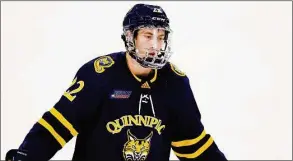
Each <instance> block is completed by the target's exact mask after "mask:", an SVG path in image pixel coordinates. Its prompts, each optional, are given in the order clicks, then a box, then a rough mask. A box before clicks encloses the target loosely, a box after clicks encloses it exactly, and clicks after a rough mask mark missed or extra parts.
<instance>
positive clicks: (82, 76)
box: [6, 4, 227, 161]
mask: <svg viewBox="0 0 293 161" xmlns="http://www.w3.org/2000/svg"><path fill="white" fill-rule="evenodd" d="M171 34H172V31H171V29H170V26H169V19H168V17H167V15H166V13H165V12H164V10H163V9H162V8H161V7H160V6H155V5H147V4H137V5H135V6H134V7H133V8H132V9H130V10H129V11H128V13H127V15H126V16H125V19H124V21H123V34H122V39H123V41H124V43H125V46H126V51H125V52H116V53H111V54H106V55H104V56H99V57H97V58H95V59H93V60H91V61H89V62H87V63H85V64H84V65H83V66H82V67H81V68H80V69H79V70H78V72H77V73H76V75H75V77H74V79H73V81H72V84H71V86H70V87H69V88H68V90H66V91H65V92H64V94H63V95H62V96H61V98H60V100H58V102H57V103H56V104H55V105H54V106H53V107H52V108H51V109H50V110H49V111H46V112H45V113H44V114H43V115H42V117H40V119H39V120H38V121H37V122H36V123H35V124H34V126H33V127H32V128H31V130H30V131H29V132H28V134H27V135H26V136H25V138H24V141H23V142H22V144H21V145H20V147H19V148H17V149H13V150H10V151H9V152H8V153H7V155H6V160H13V161H48V160H49V159H50V158H52V157H53V156H54V155H55V154H56V152H57V151H59V150H60V149H62V147H63V146H64V145H65V144H66V143H67V142H68V141H70V140H71V139H72V138H73V137H75V136H76V137H77V140H76V146H75V151H74V155H73V158H72V160H73V161H169V157H170V151H171V149H172V150H173V151H174V153H175V154H176V156H177V157H178V158H179V159H180V160H181V161H195V160H196V161H197V160H202V161H226V160H227V159H226V157H225V155H224V154H223V153H222V152H221V151H220V150H219V148H218V146H217V145H216V143H215V141H214V140H213V138H212V136H211V135H210V134H208V133H207V132H206V131H205V128H204V126H203V124H202V123H201V115H200V112H199V109H198V107H197V104H196V101H195V99H194V95H193V92H192V90H191V88H190V85H189V80H188V77H187V76H186V75H185V74H184V73H183V72H181V71H180V70H178V68H176V67H175V66H174V65H173V64H172V63H170V62H169V61H168V60H169V58H170V56H171V47H170V40H171Z"/></svg>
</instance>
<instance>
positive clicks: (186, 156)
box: [174, 137, 214, 159]
mask: <svg viewBox="0 0 293 161" xmlns="http://www.w3.org/2000/svg"><path fill="white" fill-rule="evenodd" d="M213 142H214V140H213V138H212V137H210V138H209V140H208V141H207V142H206V143H205V144H204V145H203V146H201V147H200V148H199V149H198V150H197V151H195V152H194V153H191V154H180V153H177V152H175V151H174V154H175V155H176V156H178V157H182V158H189V159H191V158H196V157H198V156H199V155H201V154H202V153H203V152H204V151H206V150H207V149H208V148H209V147H210V146H211V145H212V144H213Z"/></svg>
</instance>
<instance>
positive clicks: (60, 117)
mask: <svg viewBox="0 0 293 161" xmlns="http://www.w3.org/2000/svg"><path fill="white" fill-rule="evenodd" d="M50 112H51V114H52V115H53V116H54V117H56V118H57V119H58V120H59V121H60V122H61V123H62V125H63V126H65V127H66V128H67V129H68V130H69V131H70V133H71V134H72V135H73V136H76V135H77V134H78V132H77V131H76V130H75V129H74V127H73V126H72V124H71V123H70V122H69V121H67V120H66V119H65V117H64V116H63V115H62V114H61V113H60V112H59V111H57V110H56V109H55V108H54V107H53V108H52V109H51V110H50Z"/></svg>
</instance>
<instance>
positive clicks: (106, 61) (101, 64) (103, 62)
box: [94, 56, 114, 73]
mask: <svg viewBox="0 0 293 161" xmlns="http://www.w3.org/2000/svg"><path fill="white" fill-rule="evenodd" d="M113 64H114V60H113V59H112V58H111V57H110V56H101V57H100V58H98V59H97V60H95V63H94V66H95V70H96V72H97V73H103V72H104V71H105V68H109V67H111V66H112V65H113Z"/></svg>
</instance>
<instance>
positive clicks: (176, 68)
mask: <svg viewBox="0 0 293 161" xmlns="http://www.w3.org/2000/svg"><path fill="white" fill-rule="evenodd" d="M170 67H171V70H172V71H173V72H174V73H175V74H177V75H179V76H181V77H184V76H186V74H185V73H184V72H182V71H181V70H179V69H178V67H177V66H175V65H174V64H172V63H170Z"/></svg>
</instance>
